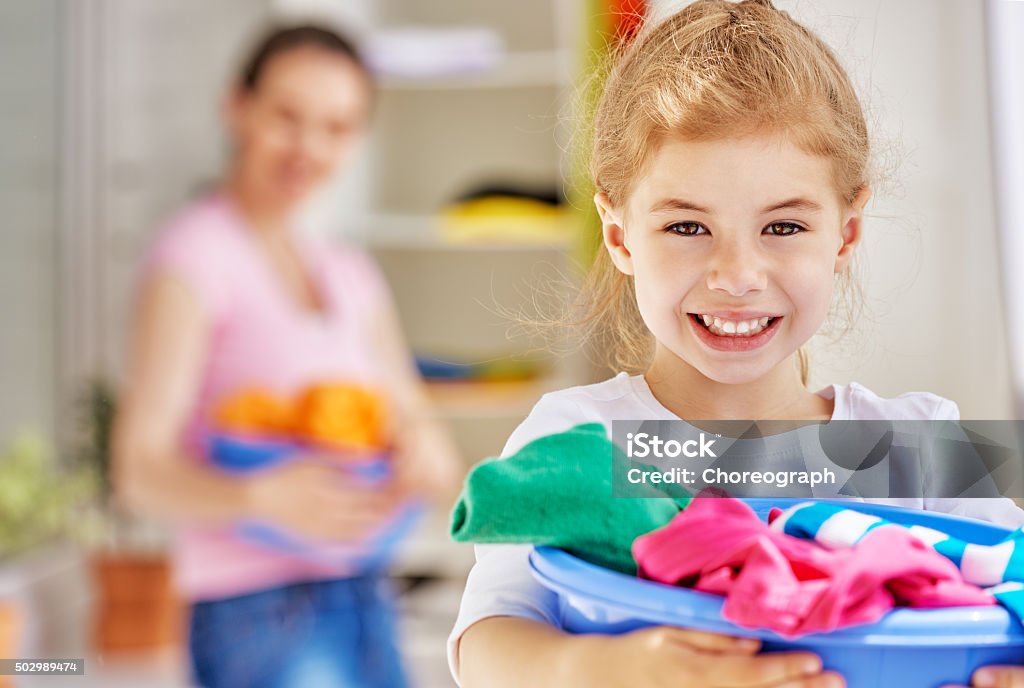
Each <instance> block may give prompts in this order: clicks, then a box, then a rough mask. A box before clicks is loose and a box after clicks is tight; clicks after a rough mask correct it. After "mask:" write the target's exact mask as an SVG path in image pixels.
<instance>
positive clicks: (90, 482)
mask: <svg viewBox="0 0 1024 688" xmlns="http://www.w3.org/2000/svg"><path fill="white" fill-rule="evenodd" d="M95 487H96V486H95V476H94V474H92V473H91V472H90V471H88V470H86V469H83V468H80V467H62V466H61V465H59V463H58V462H57V461H56V460H55V458H54V455H53V451H52V450H51V448H50V446H49V445H48V444H47V442H46V441H45V440H44V439H43V438H42V437H41V436H40V435H38V434H35V433H30V432H24V433H21V434H19V435H18V436H16V437H15V438H14V439H13V440H11V441H9V442H7V443H5V444H3V445H0V564H6V565H8V566H12V567H17V566H18V563H17V562H18V560H19V558H20V557H21V556H22V555H24V554H27V553H29V552H30V551H32V550H35V549H38V548H40V547H41V546H43V545H46V544H48V543H50V542H53V541H55V540H58V539H60V538H62V537H64V538H67V537H74V538H76V539H77V538H79V537H82V536H83V535H85V534H86V532H87V530H88V529H89V527H90V525H91V524H92V521H91V520H90V518H88V516H89V511H88V509H89V504H90V502H91V500H92V498H93V496H94V494H95ZM23 617H24V614H23V611H22V609H21V608H20V606H19V604H18V601H17V600H16V599H13V598H11V597H8V598H4V597H3V596H2V595H0V657H17V656H18V655H19V654H20V650H21V647H22V636H23V626H24V624H23ZM3 685H5V684H4V683H3V682H2V680H0V686H3Z"/></svg>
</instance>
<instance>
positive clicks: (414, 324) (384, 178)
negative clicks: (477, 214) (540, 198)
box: [354, 0, 583, 577]
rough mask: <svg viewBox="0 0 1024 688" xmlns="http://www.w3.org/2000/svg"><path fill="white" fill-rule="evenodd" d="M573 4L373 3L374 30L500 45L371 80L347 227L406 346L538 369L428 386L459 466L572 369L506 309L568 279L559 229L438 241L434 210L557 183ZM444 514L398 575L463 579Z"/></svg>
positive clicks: (502, 434) (424, 532)
mask: <svg viewBox="0 0 1024 688" xmlns="http://www.w3.org/2000/svg"><path fill="white" fill-rule="evenodd" d="M575 10H576V4H575V0H555V2H551V1H550V0H526V1H525V2H521V3H515V4H514V5H513V4H512V3H479V2H470V1H469V0H454V1H453V2H446V3H418V2H414V1H413V0H390V1H389V2H386V3H384V4H382V5H381V6H380V8H379V10H378V17H377V21H378V22H379V23H380V25H381V26H382V27H408V26H415V27H417V28H425V27H431V26H434V27H459V26H461V27H467V26H475V27H489V28H491V29H493V30H495V31H497V32H498V33H499V34H500V36H501V40H502V43H503V44H504V46H505V55H504V57H503V58H502V59H501V60H500V61H498V63H497V64H496V65H495V66H494V67H493V68H492V69H489V70H485V71H478V72H474V73H471V74H460V75H453V76H443V77H442V76H431V77H427V78H422V79H418V78H410V77H393V76H385V77H383V78H382V79H381V81H380V101H379V109H378V112H377V121H376V125H375V126H376V131H375V134H374V139H373V142H372V145H371V147H370V150H369V151H368V153H369V155H368V158H369V160H368V163H367V165H366V166H367V168H368V172H367V174H368V177H369V184H368V188H369V195H370V198H371V200H370V204H369V208H368V211H369V212H368V216H366V217H364V218H362V219H361V220H357V221H355V222H354V224H356V225H357V226H358V231H357V232H356V235H357V236H358V237H359V238H360V240H361V241H362V243H363V244H364V245H365V246H366V247H367V248H369V249H370V250H371V251H372V252H373V253H374V255H375V257H376V258H377V260H378V262H379V264H380V265H381V267H382V269H383V270H384V272H385V274H386V275H387V277H388V280H389V283H390V285H391V288H392V291H393V293H394V296H395V300H396V302H397V304H398V308H399V311H400V314H401V316H402V322H403V325H404V327H405V330H406V336H407V337H408V339H409V342H410V344H411V346H412V347H413V349H414V351H416V352H417V353H421V354H425V355H431V356H436V357H439V358H445V357H446V356H447V357H450V359H451V360H454V361H471V362H482V361H484V360H487V359H491V358H495V357H502V356H512V357H515V356H517V355H521V356H527V357H530V358H539V359H540V360H541V361H542V363H543V365H544V366H545V370H546V374H545V375H543V376H542V377H540V378H538V379H531V380H525V381H521V382H504V383H472V382H465V383H463V382H436V383H431V385H430V391H431V395H432V397H433V400H434V402H435V407H436V409H437V411H438V413H439V415H440V416H441V417H442V418H443V419H444V420H445V421H446V422H448V424H449V425H450V426H451V427H452V429H453V431H454V433H455V436H456V440H457V442H458V444H459V446H460V449H461V451H462V453H463V456H464V458H465V460H466V461H467V468H468V466H469V464H472V463H476V462H477V461H479V460H481V459H483V458H485V457H488V456H493V455H495V454H497V453H499V452H500V451H501V449H502V447H503V446H504V443H505V440H506V439H507V438H508V436H509V434H510V433H511V432H512V430H514V429H515V427H516V426H517V425H518V424H519V423H520V422H521V421H522V419H523V418H524V417H525V416H526V415H527V413H529V411H530V409H531V408H532V407H533V405H534V404H535V403H536V402H537V400H538V399H539V398H540V396H541V395H542V394H543V393H544V392H546V391H550V390H552V389H557V388H560V387H565V386H568V385H571V384H575V383H578V382H579V381H580V378H581V372H582V367H583V366H582V365H577V364H576V362H575V361H572V360H568V359H560V358H556V357H554V356H551V355H550V354H545V353H543V351H542V344H541V343H540V342H539V341H538V340H537V339H531V338H530V337H529V336H525V335H523V334H522V333H517V332H516V329H517V328H516V326H515V322H514V321H513V320H510V319H509V317H508V314H509V313H514V312H517V311H520V310H525V311H528V310H529V308H530V303H531V302H532V300H533V299H535V298H538V291H537V288H538V286H541V287H543V285H545V284H552V283H554V282H557V281H559V280H562V279H565V278H567V277H570V276H571V275H572V274H573V268H572V265H571V263H570V253H571V252H570V246H571V240H570V239H569V237H568V235H567V234H562V235H553V236H552V237H551V240H550V241H540V242H537V241H532V242H527V241H517V240H516V238H515V237H508V238H501V239H499V240H495V241H490V242H458V243H455V242H451V241H449V240H446V239H445V237H444V236H443V232H442V231H441V229H440V220H439V217H438V211H439V210H441V209H442V208H444V207H445V206H446V205H447V204H449V203H450V202H452V201H453V200H454V199H455V198H457V197H459V196H461V195H462V194H464V193H467V192H469V191H471V190H473V188H474V187H476V186H480V185H488V184H501V185H506V186H509V185H522V186H524V187H526V188H529V189H538V188H546V187H551V188H556V187H557V188H561V185H562V179H563V178H564V167H565V164H564V163H565V155H564V152H563V151H564V150H565V148H566V141H565V140H563V139H564V137H563V136H562V135H561V131H562V129H561V127H562V125H563V122H564V119H565V114H566V108H567V106H568V104H569V100H570V98H571V95H572V93H573V81H572V79H573V70H572V66H573V65H572V56H573V54H574V45H573V42H574V41H575V33H574V31H575V20H576V16H575V15H574V12H575ZM539 298H541V300H543V299H544V298H548V299H551V298H554V299H555V300H557V299H558V298H559V297H558V296H557V295H554V296H548V297H539ZM447 516H448V515H447V514H437V515H435V517H434V518H433V519H431V521H430V522H428V523H426V524H424V526H423V528H422V529H421V531H420V533H419V534H418V536H417V537H415V538H413V539H412V541H411V542H410V546H409V547H408V548H407V549H406V552H405V556H404V557H403V558H402V560H401V562H400V564H399V571H405V572H410V573H417V572H419V573H422V572H434V573H440V574H441V575H446V576H451V577H458V576H460V575H464V574H465V572H466V571H467V570H468V567H469V565H470V563H471V561H472V556H471V548H469V547H466V546H460V545H454V544H453V543H451V542H450V541H449V540H448V535H447V527H448V524H447Z"/></svg>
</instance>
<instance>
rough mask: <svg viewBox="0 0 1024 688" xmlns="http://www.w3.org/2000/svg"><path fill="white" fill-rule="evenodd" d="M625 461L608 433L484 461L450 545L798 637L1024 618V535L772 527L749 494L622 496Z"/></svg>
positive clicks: (832, 522)
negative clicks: (539, 554)
mask: <svg viewBox="0 0 1024 688" xmlns="http://www.w3.org/2000/svg"><path fill="white" fill-rule="evenodd" d="M622 460H623V457H622V455H621V450H619V449H618V448H617V447H615V446H614V445H613V444H612V443H611V441H610V440H608V438H607V436H606V434H605V430H604V428H603V427H602V426H600V425H583V426H577V427H576V428H573V429H572V430H569V431H567V432H565V433H559V434H557V435H550V436H547V437H543V438H540V439H539V440H536V441H534V442H531V443H530V444H528V445H526V446H525V447H524V448H523V449H522V450H520V451H519V452H517V453H516V454H514V455H512V456H509V457H507V458H504V459H492V460H488V461H485V462H483V463H481V464H479V465H478V466H477V467H476V468H475V469H474V470H473V471H472V472H471V473H470V475H469V477H468V478H467V479H466V484H465V487H464V489H463V493H462V496H461V497H460V499H459V502H458V504H457V505H456V508H455V514H454V518H453V522H452V537H453V538H454V539H455V540H457V541H461V542H480V543H485V542H486V543H495V542H500V543H531V544H535V545H551V546H556V547H560V548H562V549H565V550H567V551H569V552H570V553H572V554H575V555H576V556H579V557H581V558H583V559H585V560H587V561H590V562H592V563H595V564H598V565H601V566H604V567H606V568H611V569H614V570H617V571H620V572H625V573H631V574H632V573H635V574H637V575H639V576H640V577H642V578H646V579H649V580H653V581H657V582H659V583H664V584H668V585H674V586H682V587H687V588H692V589H694V590H698V591H701V592H706V593H713V594H717V595H722V596H724V597H725V601H724V604H723V607H722V615H723V617H724V618H726V619H728V620H729V621H732V622H733V623H736V624H737V625H740V626H743V627H746V628H767V629H771V630H773V631H776V632H777V633H779V634H781V635H783V636H786V637H790V638H792V637H798V636H803V635H806V634H809V633H822V632H828V631H832V630H835V629H838V628H843V627H847V626H851V625H856V624H862V623H871V622H874V621H878V620H879V619H881V618H882V616H884V615H885V614H886V613H887V612H888V611H890V610H891V609H893V608H894V607H914V608H938V607H956V606H974V605H979V606H987V605H994V604H1002V605H1004V606H1005V607H1007V609H1009V610H1010V611H1011V612H1012V613H1013V614H1015V615H1016V616H1017V617H1018V618H1022V619H1024V585H1022V582H1024V530H1017V531H1013V532H1011V533H1010V534H1009V535H1008V536H1007V537H1006V539H1005V540H1003V541H1002V542H999V543H996V544H987V545H986V544H976V543H968V542H965V541H963V540H959V539H957V538H954V537H951V536H950V535H949V534H946V533H942V532H940V531H937V530H934V529H931V528H925V527H922V526H903V525H900V524H896V523H893V522H890V521H886V520H884V519H882V518H880V517H877V516H873V515H869V514H865V513H861V512H859V511H856V510H854V509H850V508H846V507H845V506H843V505H842V504H838V503H835V502H804V503H800V504H797V505H794V506H792V507H789V508H788V509H786V510H781V509H774V510H773V511H772V512H771V514H770V515H769V517H768V523H765V522H764V521H762V520H761V519H760V518H758V516H757V515H756V514H755V512H754V511H753V510H752V509H751V508H750V507H749V506H748V505H747V504H745V503H744V502H743V501H742V500H739V499H733V498H723V497H701V498H695V499H692V500H689V499H674V500H673V499H665V498H664V497H662V498H661V499H624V498H615V497H613V496H612V475H613V469H614V464H615V462H616V461H622ZM651 496H652V497H653V496H655V495H653V494H652V495H651Z"/></svg>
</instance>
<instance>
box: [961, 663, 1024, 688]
mask: <svg viewBox="0 0 1024 688" xmlns="http://www.w3.org/2000/svg"><path fill="white" fill-rule="evenodd" d="M971 686H972V688H1024V667H1011V666H987V667H982V668H981V669H978V670H977V671H975V672H974V675H973V676H971ZM946 688H955V687H954V686H947V687H946Z"/></svg>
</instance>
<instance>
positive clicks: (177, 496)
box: [112, 274, 247, 523]
mask: <svg viewBox="0 0 1024 688" xmlns="http://www.w3.org/2000/svg"><path fill="white" fill-rule="evenodd" d="M134 315H135V317H134V320H133V326H132V331H131V339H130V348H129V358H128V366H127V369H126V371H125V373H126V374H125V378H124V379H125V383H124V385H123V387H122V390H121V395H120V400H119V404H118V414H117V419H116V421H115V425H114V436H113V457H112V482H113V485H114V495H115V499H116V500H117V502H119V503H120V504H121V505H122V506H124V507H126V508H128V509H129V510H131V511H136V512H138V513H140V514H144V515H147V516H151V517H156V518H160V519H165V520H172V521H182V520H194V521H199V522H214V523H225V522H229V521H233V520H236V519H238V518H239V517H240V516H241V515H242V514H244V513H246V512H247V507H246V502H247V496H246V490H247V487H246V481H243V480H238V479H236V478H234V477H229V476H222V475H218V474H217V473H216V472H214V471H212V470H210V469H208V468H205V467H204V466H201V465H197V464H196V462H195V461H193V460H191V459H190V457H187V456H185V455H184V452H183V450H182V448H181V436H182V432H183V430H184V426H185V423H186V420H187V418H188V413H189V411H190V409H191V408H192V404H193V403H194V401H195V397H196V392H197V388H198V385H199V377H200V374H201V371H202V365H203V359H204V356H205V355H206V339H207V330H208V324H207V322H206V321H207V316H206V314H205V313H204V312H203V310H202V308H201V306H200V304H199V303H198V299H197V298H196V297H195V296H194V294H193V293H192V292H191V291H190V290H189V288H188V287H187V286H186V285H185V284H183V283H182V282H181V281H179V280H178V279H177V278H175V277H173V276H172V275H169V274H158V275H155V276H153V277H152V278H151V279H149V280H147V281H146V283H145V284H144V286H143V289H142V293H141V295H140V298H139V301H138V303H137V304H136V310H135V314H134Z"/></svg>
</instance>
